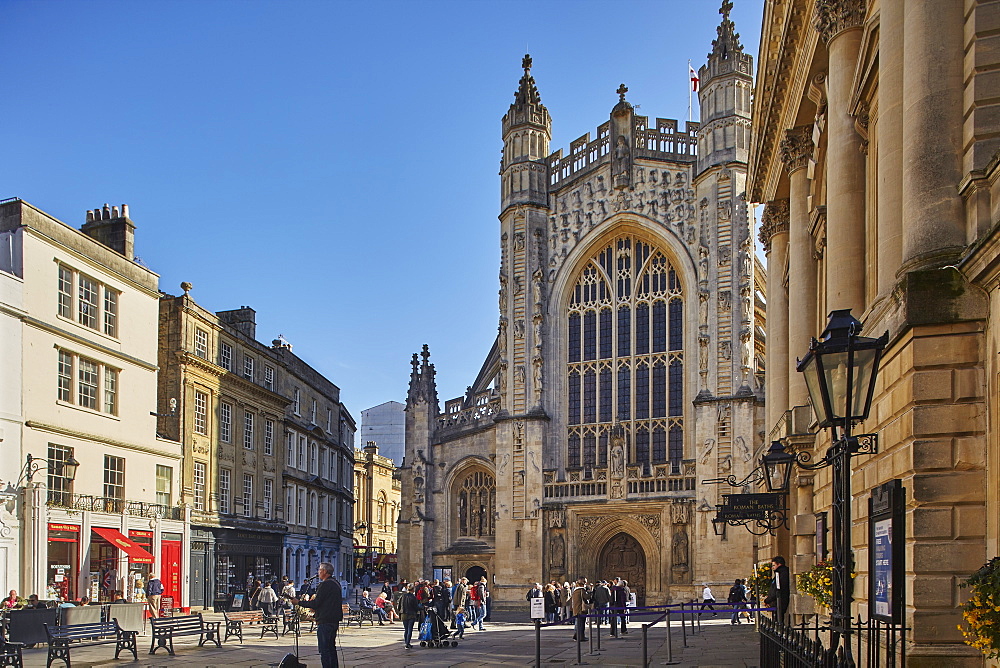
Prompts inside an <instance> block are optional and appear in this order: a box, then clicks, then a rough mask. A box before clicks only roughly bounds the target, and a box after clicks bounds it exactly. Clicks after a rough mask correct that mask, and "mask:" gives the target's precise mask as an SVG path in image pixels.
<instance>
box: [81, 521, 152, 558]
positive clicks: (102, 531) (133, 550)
mask: <svg viewBox="0 0 1000 668" xmlns="http://www.w3.org/2000/svg"><path fill="white" fill-rule="evenodd" d="M91 528H92V529H93V530H94V533H96V534H97V535H98V536H100V537H101V538H103V539H104V540H106V541H108V542H109V543H111V544H112V545H114V546H115V547H117V548H118V549H120V550H121V551H122V552H124V553H125V554H127V555H128V557H129V559H130V560H131V561H132V563H135V564H151V563H153V555H151V554H150V553H149V552H147V551H146V550H144V549H142V548H141V547H139V546H138V545H136V544H135V541H133V540H131V539H129V538H126V537H125V535H124V534H122V532H121V531H118V530H116V529H106V528H104V527H91Z"/></svg>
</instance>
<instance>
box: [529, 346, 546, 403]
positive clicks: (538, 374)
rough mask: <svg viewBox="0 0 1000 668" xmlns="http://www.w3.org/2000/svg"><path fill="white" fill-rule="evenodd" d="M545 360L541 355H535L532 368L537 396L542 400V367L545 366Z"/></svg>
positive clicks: (532, 359)
mask: <svg viewBox="0 0 1000 668" xmlns="http://www.w3.org/2000/svg"><path fill="white" fill-rule="evenodd" d="M544 363H545V360H543V359H542V356H541V355H535V356H534V357H532V358H531V370H532V374H531V377H532V382H533V383H534V386H535V388H534V389H535V397H536V398H537V399H538V401H539V402H541V397H542V368H543V366H544Z"/></svg>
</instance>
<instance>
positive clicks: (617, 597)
mask: <svg viewBox="0 0 1000 668" xmlns="http://www.w3.org/2000/svg"><path fill="white" fill-rule="evenodd" d="M627 605H628V584H627V583H626V582H625V580H622V579H621V578H615V581H614V586H613V587H611V633H612V634H613V635H616V636H617V635H618V634H619V633H621V634H622V635H628V630H627V629H626V627H625V619H626V617H625V606H627ZM619 627H620V629H619Z"/></svg>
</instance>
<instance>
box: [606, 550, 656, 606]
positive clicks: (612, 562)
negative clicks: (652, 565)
mask: <svg viewBox="0 0 1000 668" xmlns="http://www.w3.org/2000/svg"><path fill="white" fill-rule="evenodd" d="M597 577H598V578H599V579H603V580H608V581H609V582H610V581H612V580H614V579H615V578H622V579H624V580H628V586H629V589H631V590H632V591H633V592H635V597H636V605H640V606H641V605H645V604H646V553H645V552H644V551H643V549H642V546H641V545H640V544H639V541H637V540H636V539H635V538H633V537H632V536H631V535H629V534H627V533H625V532H621V533H618V534H616V535H614V536H612V537H611V539H610V540H608V542H606V543H605V544H604V547H603V548H601V552H600V556H599V557H598V558H597Z"/></svg>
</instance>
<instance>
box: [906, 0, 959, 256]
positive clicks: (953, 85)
mask: <svg viewBox="0 0 1000 668" xmlns="http://www.w3.org/2000/svg"><path fill="white" fill-rule="evenodd" d="M890 4H891V3H890ZM962 5H963V2H962V0H936V1H935V2H931V3H928V2H914V3H907V5H906V12H905V14H904V16H903V41H904V43H905V49H906V54H907V55H908V57H907V60H906V65H905V67H904V68H903V154H902V155H903V162H902V166H903V192H902V195H903V197H902V202H903V208H902V212H903V213H902V220H904V221H906V224H905V226H904V227H903V257H902V260H903V266H902V268H901V269H902V270H912V269H919V268H922V267H928V266H940V265H941V264H942V263H944V262H946V261H947V260H950V259H953V258H954V256H955V255H956V254H957V253H958V252H959V251H960V249H961V248H962V246H963V245H964V242H965V233H964V226H963V214H962V200H961V198H960V196H959V194H958V188H957V185H958V183H959V181H961V179H962V168H961V156H962V109H963V106H964V105H963V102H962V93H963V72H962V56H963V43H962V35H963V16H962ZM910 54H912V55H910Z"/></svg>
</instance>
